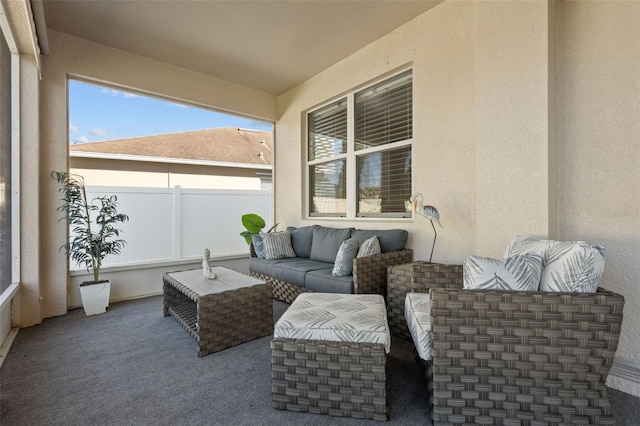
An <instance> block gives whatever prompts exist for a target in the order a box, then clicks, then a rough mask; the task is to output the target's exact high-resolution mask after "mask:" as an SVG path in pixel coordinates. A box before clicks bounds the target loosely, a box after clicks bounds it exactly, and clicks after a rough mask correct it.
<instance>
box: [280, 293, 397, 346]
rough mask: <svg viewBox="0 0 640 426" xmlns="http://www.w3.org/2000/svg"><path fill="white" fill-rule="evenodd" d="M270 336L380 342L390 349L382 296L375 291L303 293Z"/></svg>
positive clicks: (389, 336)
mask: <svg viewBox="0 0 640 426" xmlns="http://www.w3.org/2000/svg"><path fill="white" fill-rule="evenodd" d="M273 335H274V337H282V338H286V339H306V340H325V341H334V342H356V343H380V344H383V345H384V346H385V349H386V352H387V353H389V351H390V350H391V335H390V333H389V326H388V324H387V309H386V307H385V304H384V299H383V297H382V296H380V295H378V294H334V293H303V294H300V295H299V296H298V297H297V298H296V300H294V302H293V303H292V304H291V306H290V307H289V309H287V311H286V312H285V313H284V314H283V315H282V316H281V317H280V319H279V320H278V322H277V323H276V325H275V327H274V333H273Z"/></svg>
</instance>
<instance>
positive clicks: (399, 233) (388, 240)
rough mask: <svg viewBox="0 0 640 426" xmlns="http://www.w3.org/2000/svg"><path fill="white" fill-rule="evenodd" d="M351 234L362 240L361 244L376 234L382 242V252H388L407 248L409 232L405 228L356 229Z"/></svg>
mask: <svg viewBox="0 0 640 426" xmlns="http://www.w3.org/2000/svg"><path fill="white" fill-rule="evenodd" d="M351 236H352V237H353V238H355V239H357V240H358V241H360V244H362V242H363V241H366V240H368V239H369V238H371V237H373V236H376V237H378V241H379V242H380V250H381V251H382V253H388V252H390V251H396V250H403V249H404V248H406V246H407V238H408V236H409V233H408V232H407V231H406V230H404V229H380V230H375V229H354V230H353V231H352V232H351Z"/></svg>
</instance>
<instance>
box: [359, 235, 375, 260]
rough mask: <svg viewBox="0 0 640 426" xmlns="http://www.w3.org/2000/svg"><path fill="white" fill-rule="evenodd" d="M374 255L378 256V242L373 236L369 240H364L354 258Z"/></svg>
mask: <svg viewBox="0 0 640 426" xmlns="http://www.w3.org/2000/svg"><path fill="white" fill-rule="evenodd" d="M374 254H380V241H378V237H376V236H375V235H374V236H373V237H371V238H369V239H366V240H364V242H363V243H362V245H361V246H360V249H359V250H358V254H357V255H356V257H367V256H373V255H374Z"/></svg>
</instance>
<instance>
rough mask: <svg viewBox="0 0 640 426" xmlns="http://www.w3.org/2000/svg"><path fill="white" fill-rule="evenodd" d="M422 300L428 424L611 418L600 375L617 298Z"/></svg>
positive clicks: (495, 294) (474, 293) (465, 294)
mask: <svg viewBox="0 0 640 426" xmlns="http://www.w3.org/2000/svg"><path fill="white" fill-rule="evenodd" d="M430 301H431V333H432V360H431V365H430V366H429V369H430V370H431V371H430V372H429V373H428V374H427V380H428V381H429V382H430V383H429V385H430V386H433V394H432V395H433V399H432V402H433V410H432V415H433V419H434V423H438V422H445V423H446V422H449V421H452V420H450V419H454V418H459V417H460V416H461V415H465V414H468V416H467V417H466V419H467V420H466V421H467V422H469V423H477V422H480V420H482V421H485V420H487V419H490V418H492V417H500V418H501V419H502V420H505V419H518V418H521V417H520V416H521V415H523V413H526V415H527V416H528V417H527V418H530V419H531V420H538V421H545V422H552V423H554V424H555V423H572V419H573V420H580V422H583V421H584V422H586V423H590V424H610V422H611V421H612V420H613V417H612V412H611V407H610V405H609V401H608V398H607V394H606V392H607V391H606V386H605V380H606V378H607V374H608V373H609V368H610V367H611V364H612V363H613V358H614V355H615V351H616V348H617V346H618V340H619V338H620V329H621V325H622V311H623V308H624V297H623V296H621V295H619V294H616V293H613V292H610V291H607V290H605V289H602V288H600V289H598V291H597V292H596V293H549V292H515V291H498V290H488V291H487V290H452V289H434V288H432V289H431V291H430ZM450 416H451V417H450Z"/></svg>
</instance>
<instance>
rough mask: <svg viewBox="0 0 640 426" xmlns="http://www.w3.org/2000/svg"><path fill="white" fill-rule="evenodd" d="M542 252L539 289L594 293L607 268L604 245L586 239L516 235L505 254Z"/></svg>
mask: <svg viewBox="0 0 640 426" xmlns="http://www.w3.org/2000/svg"><path fill="white" fill-rule="evenodd" d="M528 253H530V254H537V255H540V256H542V262H543V263H542V266H543V270H542V277H541V280H540V287H539V290H540V291H554V292H571V293H595V292H596V290H597V289H598V283H599V282H600V278H601V277H602V273H603V272H604V264H605V255H604V247H602V246H599V245H595V244H589V243H586V242H584V241H554V240H542V239H538V238H533V237H524V236H521V235H518V236H516V237H515V238H514V239H513V241H512V242H511V243H510V244H509V246H508V247H507V250H506V252H505V256H507V257H508V256H514V255H522V254H528Z"/></svg>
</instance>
